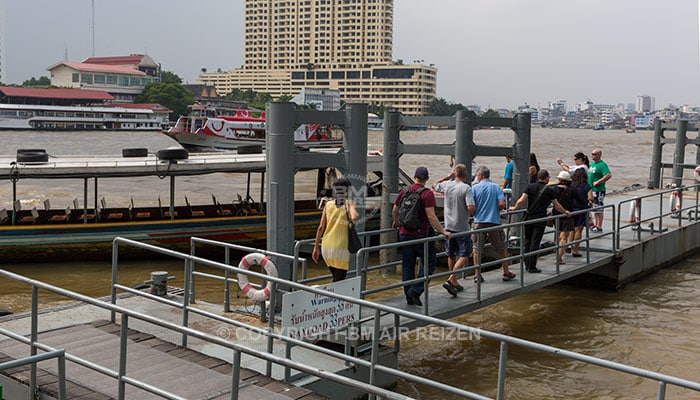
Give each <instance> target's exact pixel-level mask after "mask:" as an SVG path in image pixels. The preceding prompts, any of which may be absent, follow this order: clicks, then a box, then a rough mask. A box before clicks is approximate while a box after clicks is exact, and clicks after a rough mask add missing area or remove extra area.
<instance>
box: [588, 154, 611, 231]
mask: <svg viewBox="0 0 700 400" xmlns="http://www.w3.org/2000/svg"><path fill="white" fill-rule="evenodd" d="M602 154H603V151H602V150H600V149H599V148H595V149H593V151H592V152H591V166H590V168H589V169H588V184H589V185H591V188H592V191H593V207H602V206H603V203H604V200H605V182H607V181H609V180H610V178H612V174H611V173H610V168H608V164H606V163H605V161H603V160H601V157H602ZM591 231H593V232H602V231H603V210H602V209H600V210H595V211H593V227H592V228H591Z"/></svg>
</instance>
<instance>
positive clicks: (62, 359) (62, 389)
mask: <svg viewBox="0 0 700 400" xmlns="http://www.w3.org/2000/svg"><path fill="white" fill-rule="evenodd" d="M57 361H58V398H59V399H60V400H65V399H66V355H65V352H62V353H61V355H60V356H59V357H58V360H57ZM0 397H2V396H0Z"/></svg>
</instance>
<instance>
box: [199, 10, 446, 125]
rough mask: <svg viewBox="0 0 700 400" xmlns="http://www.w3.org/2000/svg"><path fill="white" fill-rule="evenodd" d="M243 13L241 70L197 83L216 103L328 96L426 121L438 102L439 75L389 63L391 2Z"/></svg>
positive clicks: (202, 77) (208, 76)
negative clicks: (244, 96) (249, 97)
mask: <svg viewBox="0 0 700 400" xmlns="http://www.w3.org/2000/svg"><path fill="white" fill-rule="evenodd" d="M244 8H245V10H244V23H245V28H244V63H243V67H242V68H240V69H231V70H229V71H224V72H215V73H202V74H201V75H200V76H199V78H198V81H199V82H200V83H206V84H211V85H214V86H215V87H216V90H217V93H219V95H225V94H227V93H230V92H231V91H232V90H233V89H239V90H254V91H256V92H266V93H269V94H271V95H272V96H273V97H275V98H277V97H279V96H282V95H295V94H296V93H298V92H299V91H300V90H301V89H302V88H304V87H313V88H317V89H324V88H327V89H333V90H338V91H339V92H340V94H341V98H342V99H343V100H344V101H346V102H361V103H367V104H371V105H382V106H384V107H386V108H392V109H395V110H398V111H401V112H403V113H404V114H406V115H421V114H424V113H425V111H426V110H427V107H428V103H429V102H430V101H431V100H432V99H433V98H434V97H435V94H436V85H437V69H436V68H435V67H433V66H426V65H421V64H410V65H403V63H400V62H394V61H392V51H393V23H394V2H393V0H343V1H337V0H297V1H289V0H245V4H244Z"/></svg>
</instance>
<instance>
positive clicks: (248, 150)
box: [236, 144, 262, 154]
mask: <svg viewBox="0 0 700 400" xmlns="http://www.w3.org/2000/svg"><path fill="white" fill-rule="evenodd" d="M236 152H237V153H238V154H261V153H262V145H260V144H252V145H247V146H238V147H237V148H236Z"/></svg>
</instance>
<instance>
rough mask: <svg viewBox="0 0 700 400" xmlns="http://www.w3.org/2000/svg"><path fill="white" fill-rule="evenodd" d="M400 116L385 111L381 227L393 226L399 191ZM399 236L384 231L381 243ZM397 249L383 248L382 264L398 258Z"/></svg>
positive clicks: (390, 270)
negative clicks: (394, 201)
mask: <svg viewBox="0 0 700 400" xmlns="http://www.w3.org/2000/svg"><path fill="white" fill-rule="evenodd" d="M399 117H400V114H399V112H398V111H385V112H384V147H383V148H384V159H383V163H384V175H383V177H382V215H381V228H382V229H389V228H391V223H392V217H391V210H392V208H393V207H394V203H393V202H392V201H391V197H390V196H391V194H392V193H398V191H399V157H400V155H399V128H400V127H399ZM397 239H398V238H397V237H396V234H395V233H393V232H391V233H383V234H382V235H381V237H380V243H381V244H386V243H394V242H396V240H397ZM396 257H397V254H396V250H382V251H381V252H380V254H379V259H380V262H381V263H382V264H384V263H386V262H389V261H393V260H396ZM384 272H385V273H392V272H396V267H393V268H391V267H388V268H385V269H384Z"/></svg>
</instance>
